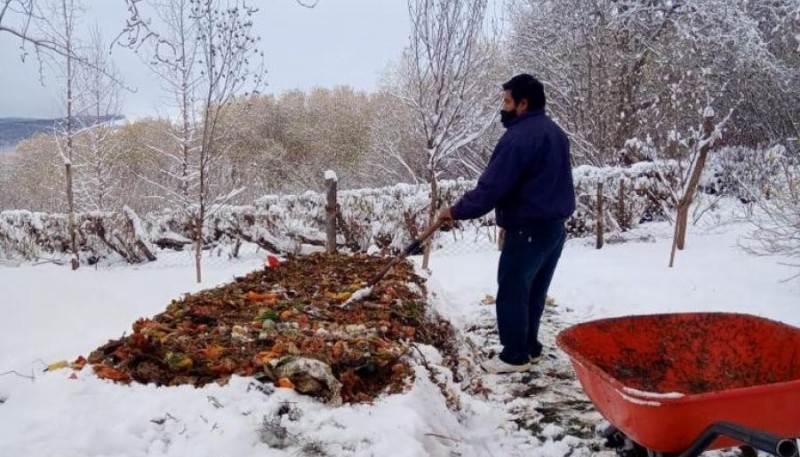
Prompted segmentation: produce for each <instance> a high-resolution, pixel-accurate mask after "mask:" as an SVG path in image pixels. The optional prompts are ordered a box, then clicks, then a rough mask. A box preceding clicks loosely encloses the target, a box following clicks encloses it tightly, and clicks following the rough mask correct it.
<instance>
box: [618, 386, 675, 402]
mask: <svg viewBox="0 0 800 457" xmlns="http://www.w3.org/2000/svg"><path fill="white" fill-rule="evenodd" d="M622 390H623V391H625V392H626V393H629V394H631V395H635V396H637V397H642V398H653V399H670V400H675V399H678V398H682V397H684V396H685V394H682V393H680V392H667V393H663V394H662V393H658V392H645V391H642V390H636V389H632V388H630V387H623V389H622Z"/></svg>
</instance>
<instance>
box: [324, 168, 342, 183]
mask: <svg viewBox="0 0 800 457" xmlns="http://www.w3.org/2000/svg"><path fill="white" fill-rule="evenodd" d="M329 180H332V181H334V182H336V181H339V178H338V177H337V176H336V172H335V171H333V170H326V171H325V181H329Z"/></svg>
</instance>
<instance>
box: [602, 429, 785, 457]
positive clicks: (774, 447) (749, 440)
mask: <svg viewBox="0 0 800 457" xmlns="http://www.w3.org/2000/svg"><path fill="white" fill-rule="evenodd" d="M601 436H602V437H603V438H605V439H606V446H607V447H609V448H612V449H614V450H615V451H616V452H617V455H618V456H620V457H698V456H699V455H700V454H702V453H703V451H705V450H706V449H707V448H708V447H709V446H710V445H711V443H713V442H714V440H716V439H717V438H719V437H720V436H727V437H730V438H733V439H735V440H737V441H741V442H742V443H745V444H746V445H747V446H746V447H750V448H751V449H757V450H759V451H764V452H767V453H769V454H770V455H774V456H777V457H800V453H798V448H797V442H796V441H795V440H793V439H785V438H780V437H777V436H775V435H772V434H770V433H766V432H762V431H760V430H753V429H750V428H747V427H743V426H741V425H738V424H733V423H729V422H720V423H717V424H714V425H712V426H710V427H709V428H707V429H706V430H705V431H704V432H703V433H702V434H701V435H700V436H699V437H698V438H697V439H696V440H695V441H694V443H692V445H691V446H689V448H688V449H687V450H685V451H684V452H681V453H679V454H661V453H658V452H654V451H651V450H649V449H646V448H644V447H643V446H641V445H639V444H638V443H636V442H634V441H632V440H631V439H630V438H628V437H627V436H626V435H625V434H624V433H623V432H621V431H620V430H619V429H618V428H616V427H615V426H613V425H611V426H609V427H607V428H606V429H605V430H604V431H603V432H602V433H601ZM751 455H752V454H751Z"/></svg>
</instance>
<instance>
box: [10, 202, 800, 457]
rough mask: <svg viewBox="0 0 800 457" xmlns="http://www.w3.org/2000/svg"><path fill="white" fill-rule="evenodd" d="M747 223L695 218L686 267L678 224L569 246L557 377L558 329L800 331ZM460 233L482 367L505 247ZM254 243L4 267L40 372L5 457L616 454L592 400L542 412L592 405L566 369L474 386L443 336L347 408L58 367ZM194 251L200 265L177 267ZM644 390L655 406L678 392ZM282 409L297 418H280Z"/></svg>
mask: <svg viewBox="0 0 800 457" xmlns="http://www.w3.org/2000/svg"><path fill="white" fill-rule="evenodd" d="M720 217H721V216H720ZM749 230H751V228H750V227H749V226H747V225H743V224H738V223H737V224H734V223H724V224H714V225H711V224H709V225H706V226H701V227H697V226H692V227H690V232H689V235H688V239H687V248H686V250H685V251H681V252H678V256H677V264H676V267H675V268H673V269H669V268H667V266H666V265H667V261H668V255H669V247H670V239H669V234H670V233H671V229H670V227H669V226H668V225H667V224H663V223H657V224H644V225H642V226H639V227H638V228H637V229H635V230H633V231H631V232H628V233H626V234H625V237H624V239H625V240H626V241H625V242H621V243H615V244H607V245H606V247H604V248H603V249H602V250H596V249H594V246H593V243H592V240H588V239H573V240H570V241H568V243H567V245H566V247H565V251H564V254H563V256H562V260H561V264H560V266H559V269H558V272H557V274H556V277H555V279H554V282H553V284H552V287H551V296H552V297H553V298H554V300H555V303H556V306H555V308H548V310H547V312H546V314H545V317H546V321H545V322H544V324H543V325H544V327H543V331H544V332H546V335H545V336H546V338H545V343H546V345H547V346H548V347H547V349H546V355H549V357H545V360H544V361H543V362H541V363H542V364H544V365H543V368H542V373H545V372H549V371H552V370H556V371H558V372H560V373H563V374H571V368H570V366H569V362H568V360H567V359H566V357H565V356H564V355H563V354H562V353H560V351H558V350H557V349H555V348H553V347H552V339H553V337H554V335H555V333H557V331H558V330H559V329H563V328H565V327H566V326H569V325H571V324H574V323H578V322H582V321H586V320H590V319H598V318H606V317H613V316H620V315H628V314H647V313H661V312H680V311H732V312H745V313H750V314H756V315H759V316H764V317H767V318H771V319H776V320H780V321H783V322H786V323H789V324H792V325H800V307H798V306H797V297H798V296H800V281H797V280H795V281H789V282H781V279H783V278H787V277H789V276H791V275H792V274H793V273H794V270H792V269H791V267H788V266H785V265H782V264H781V262H784V261H785V259H782V258H779V257H774V256H772V257H770V256H760V257H753V256H750V255H748V254H746V253H745V252H744V251H742V250H741V249H740V248H739V247H738V246H737V242H738V239H739V237H741V236H742V235H745V234H747V233H748V231H749ZM459 243H462V244H461V248H462V249H461V250H460V251H458V253H444V252H435V253H434V254H433V256H432V258H431V265H430V270H431V274H430V276H429V279H428V288H429V293H430V294H431V299H432V303H433V304H434V305H435V307H436V309H437V310H438V311H439V312H440V313H441V314H442V315H444V316H445V317H447V318H448V319H449V320H450V321H451V322H452V323H453V325H454V327H455V328H456V331H457V335H458V338H457V339H458V341H457V342H458V344H459V347H460V355H459V356H460V357H461V358H463V363H464V366H466V367H469V366H471V364H474V362H475V361H476V358H477V357H478V356H479V354H485V351H487V350H491V349H496V348H497V347H498V342H497V337H496V333H494V326H495V321H494V308H493V307H492V306H487V305H482V304H481V303H480V301H481V300H482V299H483V298H484V297H485V296H486V295H487V294H488V295H495V294H496V291H495V273H496V266H497V260H498V256H499V253H498V252H497V251H496V250H495V249H493V248H492V245H491V244H488V245H486V244H480V243H472V242H471V241H467V240H464V241H460V242H459ZM243 251H245V253H244V254H243V256H242V258H240V259H235V260H232V261H228V260H224V261H223V260H218V261H214V262H208V263H207V265H206V267H205V269H204V277H205V282H204V283H203V284H202V285H199V286H198V285H195V284H194V283H193V271H192V269H191V263H190V257H189V256H187V255H186V254H180V253H175V256H176V257H174V258H170V257H169V256H161V257H159V260H158V261H156V262H153V263H150V264H146V265H142V266H114V267H103V268H97V269H94V268H81V269H79V270H77V271H74V272H73V271H70V269H69V267H68V266H56V265H50V264H48V265H39V266H33V265H29V264H23V265H21V266H19V267H7V266H0V281H1V282H2V289H3V301H2V303H3V311H4V312H3V319H0V373H5V372H8V371H10V370H14V371H16V372H17V373H19V375H24V376H33V377H34V379H33V380H31V379H28V378H26V377H23V376H19V375H17V374H5V375H3V376H0V455H3V456H12V455H13V456H16V457H25V456H31V457H33V456H42V455H69V456H75V457H84V456H86V457H88V456H130V457H145V456H148V457H150V456H184V455H193V456H196V457H203V456H218V455H232V456H237V457H239V456H241V457H245V456H262V455H276V456H293V455H306V454H304V452H303V451H302V449H303V446H312V445H317V446H321V447H322V448H323V449H324V451H325V455H330V456H360V455H385V456H398V457H399V456H409V457H411V456H450V455H461V456H480V457H483V456H495V455H504V456H505V455H508V456H523V455H524V456H538V457H560V456H564V455H567V454H571V455H574V456H587V457H588V456H591V455H609V456H610V455H613V453H605V452H598V451H593V450H592V448H591V447H590V446H589V445H588V444H587V443H590V442H593V443H595V444H596V443H598V442H600V441H591V439H587V438H586V437H579V436H577V435H576V434H575V433H576V431H575V430H574V427H572V425H571V423H572V422H573V419H574V418H578V419H580V420H581V421H585V422H586V423H587V424H589V425H588V428H589V433H591V432H592V430H593V429H594V428H599V427H601V425H602V418H600V417H599V415H597V414H596V413H594V412H593V411H591V408H589V411H587V412H585V413H583V412H577V411H576V412H574V417H573V416H570V418H566V417H563V418H559V417H557V418H556V422H547V421H545V419H543V414H544V413H541V412H540V411H545V410H546V409H547V408H549V407H551V406H552V405H553V404H554V403H555V402H557V401H559V398H562V399H563V398H567V399H569V400H570V401H572V402H584V403H585V402H586V399H585V397H583V394H582V392H581V391H580V388H579V386H578V385H577V382H576V381H575V380H574V379H571V378H569V376H564V379H561V378H556V379H555V380H554V379H551V378H546V377H544V378H541V379H540V378H539V377H537V376H536V375H531V374H514V375H509V376H497V375H485V374H481V373H480V372H479V371H477V370H476V369H474V368H464V371H463V372H462V375H465V379H464V381H461V382H456V381H454V380H453V378H452V374H451V373H450V372H449V370H446V369H444V368H442V367H440V364H441V363H442V357H441V356H440V354H439V353H438V351H436V350H435V349H434V348H432V347H428V346H420V347H419V348H418V350H415V351H412V354H411V355H410V356H409V357H411V358H412V360H413V363H414V367H415V368H414V369H415V371H416V377H415V380H414V381H413V385H412V386H411V388H410V389H409V390H408V392H406V393H404V394H400V395H392V396H384V397H380V398H379V399H378V400H376V401H375V402H374V404H371V405H369V404H364V405H346V406H342V407H338V408H337V407H332V406H329V405H326V404H324V403H321V402H318V401H316V400H313V399H310V398H308V397H303V396H299V395H297V394H295V393H294V392H293V391H290V390H285V389H274V388H272V387H271V386H269V385H262V384H260V383H258V382H256V381H254V380H252V379H248V378H233V379H232V380H231V382H230V383H229V384H228V385H226V386H218V385H215V384H212V385H208V386H206V387H204V388H201V389H195V388H191V387H170V388H157V387H155V386H152V385H146V386H145V385H131V386H119V385H115V384H112V383H110V382H106V381H102V380H99V379H97V377H96V376H95V375H94V374H93V373H92V370H91V369H90V368H88V367H87V368H84V370H82V371H80V372H78V373H77V379H69V378H68V377H69V375H70V374H71V373H72V371H71V370H69V369H64V370H57V371H52V372H43V368H44V366H45V364H49V363H52V362H55V361H58V360H62V359H67V360H72V359H74V358H75V357H76V356H77V355H88V353H89V352H90V351H91V350H93V349H94V348H96V347H98V346H99V345H101V344H103V343H105V342H106V341H107V340H108V339H110V338H117V337H119V336H120V335H121V334H122V333H124V332H126V331H130V325H131V324H132V323H133V322H134V321H135V320H136V319H137V318H139V317H141V316H150V315H153V314H156V313H158V312H161V311H163V309H164V308H165V306H166V305H167V304H168V303H169V300H171V299H173V298H176V297H179V296H180V295H181V294H182V293H185V292H192V291H195V290H198V289H200V288H207V287H211V286H213V285H216V284H219V283H222V282H226V281H229V280H231V279H232V278H233V277H234V276H235V275H240V274H244V273H246V272H248V271H251V270H254V269H257V268H261V267H262V260H263V255H264V253H263V251H261V252H257V251H255V250H251V251H252V252H251V251H247V250H243ZM181 255H182V256H183V257H180V259H185V262H184V261H177V259H178V258H179V257H178V256H181ZM414 261H415V262H418V261H419V259H418V258H415V259H414ZM428 367H430V371H429V368H428ZM481 388H483V389H484V390H483V392H484V393H479V392H481ZM531 388H535V389H538V390H529V389H531ZM520 392H529V393H527V394H520ZM630 394H631V396H636V397H641V398H640V400H641V401H650V402H652V403H658V400H659V399H662V398H673V396H674V395H677V394H651V393H646V392H645V393H640V392H636V393H634V392H630ZM448 401H453V402H455V403H456V404H458V405H459V408H458V409H457V410H454V409H451V408H450V407H448V406H447V404H448ZM282 405H289V406H290V407H291V408H292V411H294V413H292V414H289V415H288V416H285V417H280V416H277V411H278V409H279V408H280V407H281V406H282ZM570 414H573V413H570ZM265 422H266V423H268V424H276V427H278V428H279V429H283V430H285V431H286V435H285V436H286V438H285V440H282V441H281V443H282V444H280V443H279V444H280V445H281V446H285V448H284V449H278V448H276V447H271V446H270V444H267V443H272V445H273V446H274V445H275V444H276V442H275V441H274V440H270V439H267V438H265V436H266V435H270V433H271V432H270V430H271V429H270V428H269V427H267V426H266V425H265ZM537 424H538V425H537ZM532 430H533V431H532Z"/></svg>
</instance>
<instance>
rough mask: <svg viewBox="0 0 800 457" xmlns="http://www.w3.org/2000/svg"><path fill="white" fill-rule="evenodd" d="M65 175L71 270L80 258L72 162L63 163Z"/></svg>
mask: <svg viewBox="0 0 800 457" xmlns="http://www.w3.org/2000/svg"><path fill="white" fill-rule="evenodd" d="M67 141H69V140H67ZM64 167H65V169H66V175H67V209H68V211H69V223H68V230H69V246H70V249H71V250H72V258H71V259H70V263H71V265H72V269H73V270H77V269H78V267H79V266H80V258H79V257H78V230H77V229H78V227H77V225H78V224H77V223H76V221H75V197H74V195H73V192H72V164H71V163H69V162H67V163H66V164H65V165H64Z"/></svg>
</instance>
